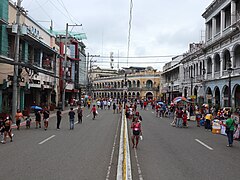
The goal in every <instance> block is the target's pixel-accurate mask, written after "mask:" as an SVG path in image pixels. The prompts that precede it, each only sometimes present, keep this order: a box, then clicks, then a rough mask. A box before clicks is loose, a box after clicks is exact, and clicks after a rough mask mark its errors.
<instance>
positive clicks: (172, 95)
mask: <svg viewBox="0 0 240 180" xmlns="http://www.w3.org/2000/svg"><path fill="white" fill-rule="evenodd" d="M173 84H174V83H173V81H171V88H172V90H171V102H172V101H173Z"/></svg>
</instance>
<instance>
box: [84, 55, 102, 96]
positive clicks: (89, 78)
mask: <svg viewBox="0 0 240 180" xmlns="http://www.w3.org/2000/svg"><path fill="white" fill-rule="evenodd" d="M89 57H91V59H89ZM94 57H100V55H89V53H88V55H87V93H88V95H91V88H90V85H91V83H92V77H91V75H92V74H91V73H92V63H93V62H96V61H92V59H93V58H94Z"/></svg>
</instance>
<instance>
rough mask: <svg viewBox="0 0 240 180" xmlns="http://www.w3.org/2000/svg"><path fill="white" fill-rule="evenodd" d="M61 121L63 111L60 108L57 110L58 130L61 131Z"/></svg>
mask: <svg viewBox="0 0 240 180" xmlns="http://www.w3.org/2000/svg"><path fill="white" fill-rule="evenodd" d="M61 120H62V112H61V109H60V108H59V109H58V110H57V130H59V129H60V123H61Z"/></svg>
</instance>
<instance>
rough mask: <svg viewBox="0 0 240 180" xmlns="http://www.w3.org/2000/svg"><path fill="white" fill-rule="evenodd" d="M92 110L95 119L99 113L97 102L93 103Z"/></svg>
mask: <svg viewBox="0 0 240 180" xmlns="http://www.w3.org/2000/svg"><path fill="white" fill-rule="evenodd" d="M91 112H92V113H93V118H92V119H93V120H94V119H95V117H96V115H97V108H96V106H95V104H94V105H93V107H92V110H91Z"/></svg>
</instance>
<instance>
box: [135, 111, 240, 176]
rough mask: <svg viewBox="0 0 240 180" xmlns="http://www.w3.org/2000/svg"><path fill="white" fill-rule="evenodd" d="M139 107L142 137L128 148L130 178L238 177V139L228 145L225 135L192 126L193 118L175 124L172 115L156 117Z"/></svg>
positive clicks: (239, 160) (239, 147)
mask: <svg viewBox="0 0 240 180" xmlns="http://www.w3.org/2000/svg"><path fill="white" fill-rule="evenodd" d="M139 111H140V114H141V115H142V117H143V122H142V128H143V140H142V141H141V142H140V144H139V147H138V149H137V150H135V149H131V161H132V170H133V171H132V174H133V179H144V180H175V179H178V180H181V179H182V180H188V179H189V180H210V179H211V180H226V179H227V180H231V179H233V180H236V179H239V177H240V171H239V168H240V166H239V162H240V156H239V154H240V144H239V141H235V142H234V147H232V148H229V147H226V145H227V137H226V136H223V135H216V134H212V133H211V132H209V131H205V129H204V128H203V127H200V128H199V127H196V123H195V122H189V128H175V127H172V126H171V125H170V123H171V121H172V119H168V118H163V119H161V118H157V117H155V114H154V112H153V111H152V109H148V110H147V111H143V110H139ZM203 143H204V144H203Z"/></svg>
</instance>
